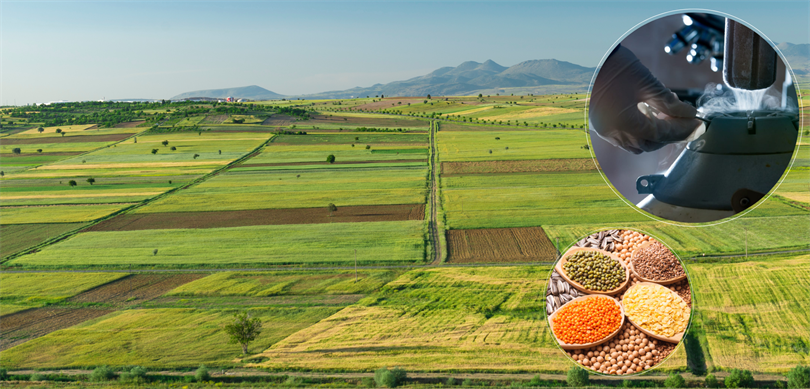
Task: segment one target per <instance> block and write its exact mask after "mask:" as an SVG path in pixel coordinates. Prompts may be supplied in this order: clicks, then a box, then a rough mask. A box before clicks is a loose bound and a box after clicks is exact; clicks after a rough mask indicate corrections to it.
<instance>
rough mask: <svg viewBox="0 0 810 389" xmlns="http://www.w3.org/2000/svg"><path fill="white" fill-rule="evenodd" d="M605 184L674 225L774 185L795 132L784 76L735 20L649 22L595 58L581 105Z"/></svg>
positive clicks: (794, 107) (793, 102) (744, 201)
mask: <svg viewBox="0 0 810 389" xmlns="http://www.w3.org/2000/svg"><path fill="white" fill-rule="evenodd" d="M588 115H589V116H588V119H589V128H590V140H591V146H592V150H593V153H594V156H595V157H596V159H597V160H598V162H599V165H600V167H601V170H602V172H603V173H604V176H605V177H606V179H607V180H609V181H610V184H611V185H612V186H613V187H614V188H616V190H617V191H618V192H619V193H621V195H622V196H624V197H625V198H626V199H627V200H628V201H629V202H631V203H633V204H635V206H636V207H638V208H640V209H641V210H643V211H646V212H647V213H649V214H651V215H654V216H657V217H659V218H662V219H666V220H669V221H674V222H683V223H701V222H712V221H715V220H720V219H723V218H727V217H731V216H733V215H735V214H738V213H740V212H743V211H745V210H746V209H749V208H750V207H752V206H754V205H755V204H756V203H757V202H758V201H760V200H761V199H763V198H765V197H766V195H767V194H768V193H769V192H770V191H771V190H772V189H773V188H774V187H775V185H776V184H777V183H778V182H779V180H780V178H781V177H782V175H783V174H784V173H785V171H786V169H787V168H788V167H789V165H790V162H791V158H792V156H793V153H794V149H795V148H796V144H797V139H798V137H799V115H798V96H797V93H796V87H795V86H794V83H793V77H792V76H791V71H790V70H789V69H788V68H787V67H786V66H785V62H784V61H783V60H782V58H781V56H780V55H779V54H778V51H777V50H776V49H775V47H774V46H772V44H771V42H769V41H767V40H766V39H764V38H763V37H762V36H760V35H759V34H758V33H757V32H756V31H755V30H754V29H752V28H751V27H750V26H748V25H746V24H745V23H744V22H742V21H739V20H736V19H733V18H730V17H727V16H726V15H720V14H712V13H682V14H672V15H668V16H664V17H661V18H658V19H655V20H652V21H650V22H648V23H646V24H644V25H642V26H640V27H638V28H637V29H636V30H635V31H632V32H631V33H629V34H628V35H627V36H626V37H625V38H624V39H623V40H621V42H620V43H619V44H618V46H616V47H615V48H614V49H613V50H612V51H611V52H610V53H609V54H608V55H607V56H606V59H605V60H604V61H603V63H602V65H601V67H600V68H599V70H598V73H597V75H596V78H595V80H594V83H593V87H592V90H591V95H590V102H589V112H588Z"/></svg>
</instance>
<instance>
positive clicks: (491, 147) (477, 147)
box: [436, 130, 591, 162]
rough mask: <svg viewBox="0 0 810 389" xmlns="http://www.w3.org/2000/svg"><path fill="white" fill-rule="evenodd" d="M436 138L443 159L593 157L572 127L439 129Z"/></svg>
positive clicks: (584, 141)
mask: <svg viewBox="0 0 810 389" xmlns="http://www.w3.org/2000/svg"><path fill="white" fill-rule="evenodd" d="M496 138H500V139H496ZM436 139H437V141H438V151H439V155H440V157H441V160H442V161H443V162H452V161H504V160H517V159H557V158H590V157H591V154H590V152H589V151H588V150H585V149H584V148H583V147H582V146H583V145H586V144H587V141H586V139H585V134H584V133H582V132H579V131H572V130H538V131H491V132H481V131H471V132H463V131H439V132H438V133H437V136H436ZM507 148H508V149H507Z"/></svg>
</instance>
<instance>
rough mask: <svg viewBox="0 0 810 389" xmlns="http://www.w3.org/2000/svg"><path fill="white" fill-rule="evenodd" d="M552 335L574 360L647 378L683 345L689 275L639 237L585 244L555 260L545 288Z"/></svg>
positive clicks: (608, 235)
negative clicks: (647, 375)
mask: <svg viewBox="0 0 810 389" xmlns="http://www.w3.org/2000/svg"><path fill="white" fill-rule="evenodd" d="M546 313H547V314H548V322H549V326H550V328H551V334H552V336H553V338H554V339H555V340H556V341H557V344H558V345H559V346H560V348H561V349H562V350H563V352H565V353H566V354H567V355H568V357H569V358H571V360H573V361H574V362H575V363H577V364H579V365H580V366H582V367H583V368H586V369H590V370H592V371H593V372H596V373H601V374H608V375H627V374H636V373H641V372H644V371H645V370H649V369H652V368H654V367H656V366H657V365H659V364H660V363H661V362H663V361H664V360H665V359H666V358H667V356H669V355H670V354H671V353H672V352H673V351H674V350H675V347H676V346H677V345H678V344H679V343H680V342H681V341H682V340H683V338H684V335H685V334H686V331H687V328H688V326H689V322H690V319H691V314H692V294H691V289H690V287H689V280H688V278H687V274H686V269H685V268H684V266H683V264H682V263H681V261H680V260H679V259H678V257H677V256H675V254H673V253H672V251H670V250H669V249H668V248H667V247H666V246H665V245H663V244H662V243H661V242H658V241H657V240H655V239H653V238H651V237H650V236H647V235H645V234H643V233H640V232H638V231H632V230H616V229H614V230H604V231H600V232H597V233H594V234H591V235H590V236H586V237H584V238H582V240H580V241H579V242H577V243H576V244H575V245H574V246H573V247H571V248H569V249H568V250H567V251H566V252H565V253H564V254H563V255H562V256H561V257H560V259H559V260H558V261H557V263H556V264H555V266H554V270H553V271H552V273H551V278H550V279H549V281H548V286H547V288H546Z"/></svg>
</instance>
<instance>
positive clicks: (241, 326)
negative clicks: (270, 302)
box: [225, 312, 262, 354]
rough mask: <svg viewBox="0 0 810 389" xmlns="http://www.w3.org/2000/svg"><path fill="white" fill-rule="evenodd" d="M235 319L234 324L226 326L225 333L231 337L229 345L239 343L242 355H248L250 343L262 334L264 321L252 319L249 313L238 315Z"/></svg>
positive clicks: (234, 316)
mask: <svg viewBox="0 0 810 389" xmlns="http://www.w3.org/2000/svg"><path fill="white" fill-rule="evenodd" d="M233 318H234V321H233V323H231V324H227V325H226V326H225V332H226V333H227V334H228V335H230V337H231V339H230V341H229V342H228V343H239V345H241V346H242V354H247V353H248V345H249V344H250V342H252V341H253V340H255V339H256V337H258V336H259V334H260V333H261V332H262V321H261V320H260V319H259V318H258V317H256V318H252V319H251V318H250V315H249V314H248V313H247V312H242V313H236V314H234V315H233Z"/></svg>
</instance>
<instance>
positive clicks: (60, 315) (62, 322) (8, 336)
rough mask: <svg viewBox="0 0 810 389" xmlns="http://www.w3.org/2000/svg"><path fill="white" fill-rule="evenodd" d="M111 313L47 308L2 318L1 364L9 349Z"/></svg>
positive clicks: (93, 310) (102, 310)
mask: <svg viewBox="0 0 810 389" xmlns="http://www.w3.org/2000/svg"><path fill="white" fill-rule="evenodd" d="M111 312H112V310H110V309H103V308H62V307H53V308H50V307H48V308H37V309H31V310H25V311H22V312H15V313H12V314H10V315H6V316H3V327H2V328H0V351H2V352H3V358H4V361H3V362H4V363H5V357H6V351H7V350H8V349H9V348H12V347H14V346H16V345H19V344H22V343H25V342H27V341H29V340H31V339H35V338H38V337H40V336H44V335H46V334H48V333H51V332H53V331H56V330H59V329H62V328H68V327H70V326H74V325H76V324H79V323H82V322H84V321H87V320H92V319H95V318H98V317H101V316H104V315H106V314H108V313H111Z"/></svg>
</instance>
